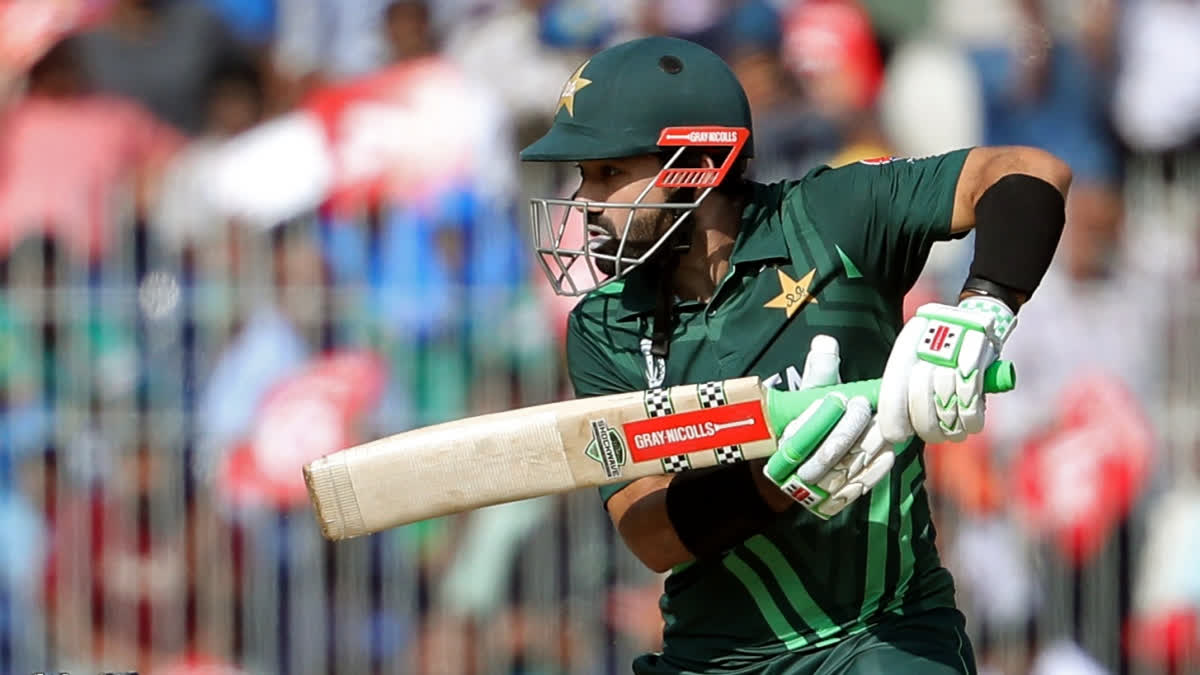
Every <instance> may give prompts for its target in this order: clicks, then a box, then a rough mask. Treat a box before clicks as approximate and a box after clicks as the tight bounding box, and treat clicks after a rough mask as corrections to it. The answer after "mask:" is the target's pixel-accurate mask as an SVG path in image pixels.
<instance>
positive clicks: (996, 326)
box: [958, 295, 1017, 350]
mask: <svg viewBox="0 0 1200 675" xmlns="http://www.w3.org/2000/svg"><path fill="white" fill-rule="evenodd" d="M958 306H959V308H960V309H965V310H969V311H972V312H985V313H987V314H991V315H992V316H993V317H995V320H994V322H993V323H992V331H993V333H994V334H995V338H996V342H997V345H996V347H997V350H999V347H1001V346H1003V345H1004V342H1005V340H1007V339H1008V335H1009V333H1011V332H1012V329H1013V327H1014V326H1015V325H1016V324H1017V316H1016V315H1015V314H1013V311H1012V310H1011V309H1009V308H1008V305H1006V304H1004V303H1003V302H1001V301H1000V300H997V299H996V298H993V297H990V296H987V295H972V296H970V297H967V298H964V299H963V300H962V301H961V302H959V303H958Z"/></svg>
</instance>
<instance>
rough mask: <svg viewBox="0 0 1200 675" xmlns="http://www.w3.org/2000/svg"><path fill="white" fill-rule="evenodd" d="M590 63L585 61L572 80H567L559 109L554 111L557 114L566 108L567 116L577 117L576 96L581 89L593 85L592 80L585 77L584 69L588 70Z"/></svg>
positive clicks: (560, 95) (559, 99)
mask: <svg viewBox="0 0 1200 675" xmlns="http://www.w3.org/2000/svg"><path fill="white" fill-rule="evenodd" d="M589 63H591V61H585V62H584V64H583V65H582V66H579V70H576V71H575V74H573V75H571V79H569V80H567V83H566V84H564V85H563V90H562V93H561V94H559V96H558V107H557V108H555V109H554V113H555V114H558V111H559V110H562V109H563V107H564V106H566V108H567V114H568V115H570V116H571V117H574V116H575V94H578V93H579V90H580V89H583V88H584V87H586V86H588V85H589V84H591V83H592V81H591V80H588V79H585V78H584V77H583V69H584V68H587V65H588V64H589Z"/></svg>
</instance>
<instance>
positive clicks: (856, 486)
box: [814, 450, 896, 518]
mask: <svg viewBox="0 0 1200 675" xmlns="http://www.w3.org/2000/svg"><path fill="white" fill-rule="evenodd" d="M895 463H896V454H895V453H894V452H892V451H891V450H888V451H887V452H885V453H882V454H880V455H879V456H878V457H876V458H875V459H874V460H872V461H871V463H870V464H867V465H866V466H865V467H864V468H863V470H862V471H860V472H857V473H851V474H850V476H851V480H850V481H848V482H847V483H846V484H845V485H844V486H842V487H841V488H840V489H839V490H837V491H836V492H833V493H832V494H830V496H829V498H828V499H826V500H825V501H823V502H821V503H820V504H818V505H817V508H816V509H815V510H814V513H816V514H817V515H818V516H821V517H823V518H832V517H833V516H836V515H837V514H839V513H841V512H842V510H843V509H845V508H846V507H847V506H849V505H850V504H852V503H853V502H854V501H855V500H856V499H858V498H859V497H861V496H863V495H864V494H866V493H867V492H870V491H871V488H873V487H875V486H876V485H878V484H879V482H880V481H882V480H883V479H884V478H886V477H887V475H888V472H889V471H891V470H892V466H893V465H895Z"/></svg>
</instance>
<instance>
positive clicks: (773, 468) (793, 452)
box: [763, 335, 896, 519]
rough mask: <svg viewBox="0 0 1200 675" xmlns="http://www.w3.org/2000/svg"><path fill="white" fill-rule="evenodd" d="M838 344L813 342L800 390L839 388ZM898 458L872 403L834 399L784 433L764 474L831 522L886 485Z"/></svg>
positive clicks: (827, 398) (814, 405)
mask: <svg viewBox="0 0 1200 675" xmlns="http://www.w3.org/2000/svg"><path fill="white" fill-rule="evenodd" d="M840 363H841V361H840V357H839V355H838V342H837V340H836V339H834V338H832V337H829V336H827V335H818V336H817V337H815V338H813V341H812V346H811V348H810V350H809V352H808V357H807V359H806V360H805V363H804V374H803V375H802V376H801V380H800V388H801V389H810V388H813V387H823V386H827V385H833V384H840V383H841V377H840V376H839V374H838V368H839V366H840ZM895 460H896V456H895V454H894V453H893V452H892V448H891V446H889V445H888V444H887V443H886V442H884V440H883V435H882V433H880V430H879V425H878V424H877V423H876V421H875V415H874V413H873V411H872V410H871V404H870V402H869V401H868V400H867V399H866V398H865V397H862V396H856V397H854V398H850V399H847V398H846V397H845V396H843V395H841V394H829V395H827V396H824V397H822V398H821V399H819V400H817V401H815V402H814V403H812V404H811V405H810V406H809V407H808V408H807V409H805V411H804V412H803V413H801V414H800V416H799V417H797V418H796V419H794V420H792V421H791V422H790V423H788V425H787V426H786V427H785V428H784V430H783V433H782V434H781V435H780V437H779V448H778V449H777V450H776V451H775V454H773V455H772V456H771V458H770V460H768V462H767V464H766V465H765V466H764V467H763V473H764V474H766V476H767V478H769V479H770V480H771V482H773V483H774V484H775V485H777V486H778V487H779V489H780V490H782V491H783V492H784V493H785V494H787V495H788V496H789V497H791V498H792V499H794V500H796V501H797V502H799V503H801V504H803V505H804V506H805V508H807V509H808V510H809V511H810V512H812V513H813V514H815V515H817V516H818V517H820V518H825V519H827V518H830V517H832V516H835V515H837V514H838V513H839V512H841V511H842V509H845V508H846V507H847V506H849V505H850V504H851V503H853V502H854V500H856V499H858V498H859V497H861V496H862V495H863V494H865V493H866V492H868V491H869V490H870V489H871V488H873V487H875V484H876V483H878V482H879V481H881V480H883V478H884V476H886V475H887V473H888V471H890V470H891V468H892V465H893V464H894V463H895Z"/></svg>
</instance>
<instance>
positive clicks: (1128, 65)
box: [1113, 0, 1200, 152]
mask: <svg viewBox="0 0 1200 675" xmlns="http://www.w3.org/2000/svg"><path fill="white" fill-rule="evenodd" d="M1126 4H1127V5H1128V9H1127V10H1126V14H1125V21H1124V24H1123V27H1122V30H1121V31H1120V38H1121V39H1120V42H1119V54H1120V68H1119V72H1118V75H1117V81H1116V96H1115V98H1114V100H1113V114H1114V117H1115V123H1116V125H1117V128H1118V129H1119V131H1120V133H1121V136H1122V137H1123V138H1124V139H1125V141H1126V142H1127V143H1129V144H1130V145H1131V146H1133V147H1134V148H1135V149H1137V150H1140V151H1145V152H1164V151H1170V150H1176V149H1181V148H1185V147H1189V146H1191V147H1195V146H1196V145H1197V143H1198V142H1200V41H1198V40H1196V35H1197V34H1198V33H1200V5H1198V4H1197V3H1194V2H1171V1H1167V0H1131V1H1130V2H1128V3H1126Z"/></svg>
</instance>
